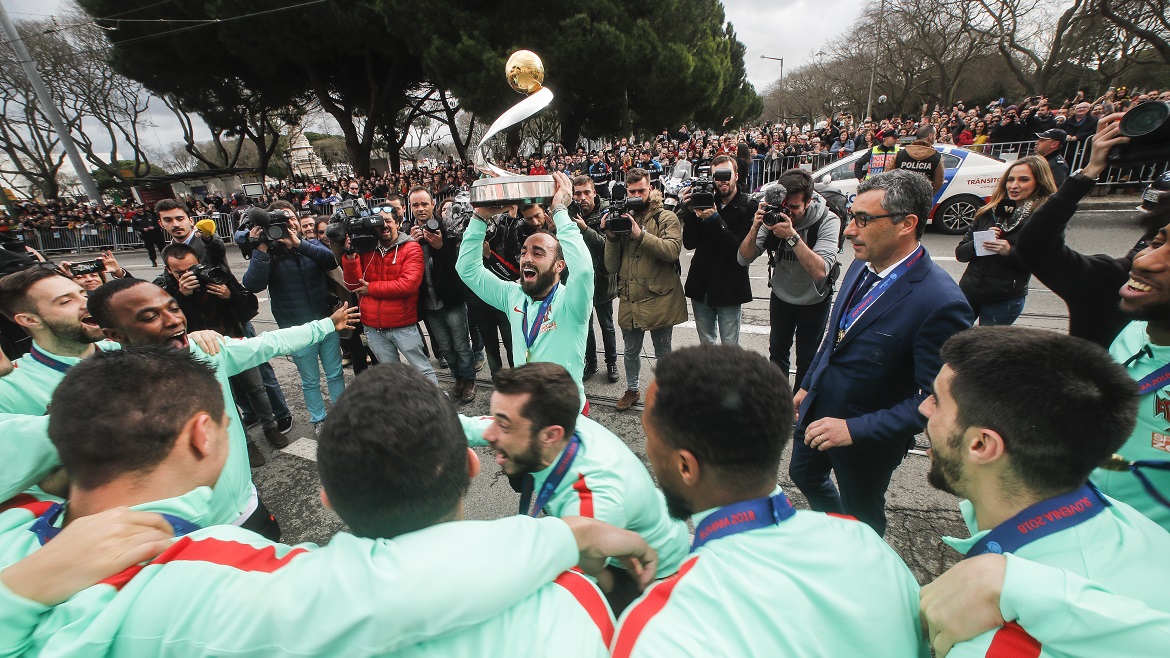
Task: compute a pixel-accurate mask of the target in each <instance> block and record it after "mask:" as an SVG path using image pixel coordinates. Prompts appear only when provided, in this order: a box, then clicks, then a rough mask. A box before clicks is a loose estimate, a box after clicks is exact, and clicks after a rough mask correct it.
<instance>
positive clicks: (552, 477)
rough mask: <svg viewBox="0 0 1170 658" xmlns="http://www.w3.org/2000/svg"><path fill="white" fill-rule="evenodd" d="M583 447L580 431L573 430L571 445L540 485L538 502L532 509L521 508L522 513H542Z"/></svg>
mask: <svg viewBox="0 0 1170 658" xmlns="http://www.w3.org/2000/svg"><path fill="white" fill-rule="evenodd" d="M580 449H581V437H580V435H579V434H578V433H576V432H573V438H571V439H569V445H567V446H565V450H564V452H562V453H561V458H560V459H558V460H557V465H556V466H554V467H553V470H552V473H549V475H548V478H547V479H546V480H545V481H544V484H543V485H541V487H540V493H539V494H537V496H536V502H535V503H534V504H533V505H532V509H531V510H521V512H522V513H524V514H527V515H528V516H533V517H534V516H536V515H537V514H540V510H542V509H544V506H545V505H547V504H548V501H549V499H550V498H552V496H553V494H554V493H556V490H557V487H559V486H560V485H561V482H562V481H563V480H564V479H565V474H566V473H568V472H569V467H570V466H572V465H573V460H574V459H576V458H577V452H578V451H580Z"/></svg>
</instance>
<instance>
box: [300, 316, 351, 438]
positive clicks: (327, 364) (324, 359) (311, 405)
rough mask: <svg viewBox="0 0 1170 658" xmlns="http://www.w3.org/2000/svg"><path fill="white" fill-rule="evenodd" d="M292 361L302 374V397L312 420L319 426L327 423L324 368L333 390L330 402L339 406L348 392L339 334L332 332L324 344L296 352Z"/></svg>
mask: <svg viewBox="0 0 1170 658" xmlns="http://www.w3.org/2000/svg"><path fill="white" fill-rule="evenodd" d="M292 359H293V363H295V364H297V372H299V373H301V393H303V394H304V396H305V408H307V409H308V410H309V420H311V421H313V422H314V423H319V422H321V421H323V420H325V399H324V398H323V397H322V396H321V368H324V369H325V383H326V384H328V386H329V397H330V399H332V400H333V401H334V402H337V399H338V398H340V397H341V394H342V393H343V392H344V391H345V375H344V374H343V373H342V371H341V339H340V338H339V337H338V336H337V332H335V331H334V332H330V333H329V335H328V336H327V337H326V338H325V340H323V341H321V342H320V343H317V344H315V345H310V346H308V347H306V348H304V349H302V350H297V351H296V352H293V354H292Z"/></svg>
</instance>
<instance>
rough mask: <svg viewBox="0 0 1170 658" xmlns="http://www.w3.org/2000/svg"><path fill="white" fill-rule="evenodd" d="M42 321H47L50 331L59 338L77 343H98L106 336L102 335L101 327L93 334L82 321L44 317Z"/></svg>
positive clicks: (46, 324)
mask: <svg viewBox="0 0 1170 658" xmlns="http://www.w3.org/2000/svg"><path fill="white" fill-rule="evenodd" d="M42 322H44V323H45V326H46V327H48V328H49V331H51V332H53V335H54V336H56V337H57V338H58V339H59V340H63V341H69V342H71V343H74V344H76V345H89V344H90V343H96V342H98V341H100V340H101V339H102V338H103V337H104V336H102V333H101V330H100V329H99V330H97V331H96V333H93V334H91V333H89V331H87V330H86V328H85V325H83V324H81V323H80V322H76V323H74V322H68V321H59V320H47V319H43V318H42Z"/></svg>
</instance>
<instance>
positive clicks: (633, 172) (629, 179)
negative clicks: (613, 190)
mask: <svg viewBox="0 0 1170 658" xmlns="http://www.w3.org/2000/svg"><path fill="white" fill-rule="evenodd" d="M648 180H650V172H648V171H646V170H645V169H643V168H641V167H634V168H632V169H630V170H629V171H627V172H626V185H630V184H633V183H637V182H638V181H648Z"/></svg>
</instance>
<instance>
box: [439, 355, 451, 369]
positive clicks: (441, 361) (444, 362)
mask: <svg viewBox="0 0 1170 658" xmlns="http://www.w3.org/2000/svg"><path fill="white" fill-rule="evenodd" d="M439 367H440V368H442V369H443V370H447V369H448V368H450V367H451V366H450V365H449V364H448V363H447V359H444V358H443V357H439Z"/></svg>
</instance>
